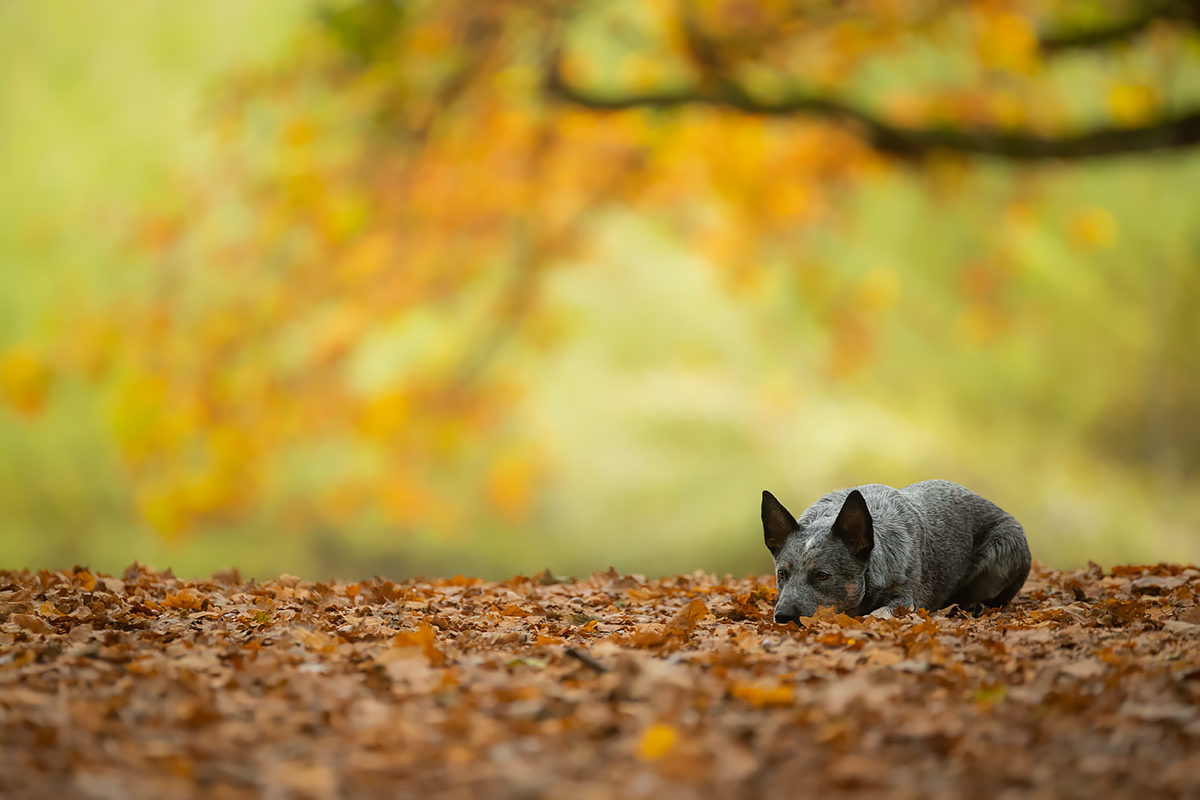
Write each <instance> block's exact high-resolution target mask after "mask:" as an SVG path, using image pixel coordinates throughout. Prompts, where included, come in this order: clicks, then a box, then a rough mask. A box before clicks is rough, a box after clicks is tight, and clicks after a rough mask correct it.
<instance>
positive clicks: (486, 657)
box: [0, 565, 1200, 800]
mask: <svg viewBox="0 0 1200 800" xmlns="http://www.w3.org/2000/svg"><path fill="white" fill-rule="evenodd" d="M772 584H773V581H772V579H769V578H763V579H745V580H733V579H731V578H726V579H724V580H720V579H716V578H714V577H712V576H707V575H704V574H700V573H697V574H696V575H693V576H690V577H676V578H665V579H662V580H657V581H648V580H645V579H644V578H642V577H640V576H636V575H630V576H621V575H618V574H616V573H615V572H611V571H610V572H609V573H608V574H596V575H593V576H591V578H589V579H587V580H583V581H567V580H564V579H560V578H557V577H555V576H554V575H552V574H550V573H548V572H547V573H544V574H541V575H537V576H534V577H533V578H514V579H513V580H510V581H505V582H503V583H485V582H482V581H478V580H472V579H466V578H461V577H457V578H453V579H447V580H434V581H424V580H413V581H405V582H402V583H393V582H391V581H387V580H383V579H375V580H371V581H366V582H362V583H341V582H333V583H310V582H308V581H302V580H300V579H298V578H295V577H291V576H286V575H285V576H283V577H281V578H280V579H279V580H274V581H268V582H266V583H262V584H256V583H253V582H243V581H241V580H240V578H239V577H238V576H237V575H236V574H220V575H216V576H214V577H213V579H212V580H211V581H186V580H180V579H178V578H176V577H174V576H173V575H171V574H170V573H169V572H156V571H154V570H152V569H149V568H146V567H140V566H138V565H134V566H132V567H130V568H129V569H128V570H126V571H125V573H124V574H123V575H121V576H119V577H111V576H107V575H96V574H92V573H90V572H89V571H87V570H85V569H82V568H76V569H75V570H74V571H72V572H49V571H43V572H38V573H29V572H0V796H3V797H51V796H71V797H107V798H141V797H147V798H149V797H172V798H185V797H194V796H200V797H208V796H211V797H221V798H237V797H269V798H288V797H297V798H300V797H311V798H339V797H345V798H356V797H368V796H385V797H413V798H418V797H420V798H426V797H429V798H440V797H446V798H452V797H497V798H510V797H511V798H541V797H547V798H548V797H556V798H557V797H570V798H579V800H591V798H597V800H598V799H600V798H626V797H628V798H639V797H647V798H693V797H695V798H700V797H721V798H726V797H728V798H790V797H794V796H799V795H818V796H833V797H837V796H843V795H855V794H863V793H880V794H886V795H888V796H897V797H900V796H911V797H922V798H924V797H965V796H969V795H974V794H987V795H992V796H995V795H1004V794H1008V795H1012V796H1022V797H1027V796H1035V797H1036V796H1044V797H1067V798H1072V797H1095V796H1104V797H1136V796H1145V795H1146V794H1147V793H1148V792H1153V793H1154V794H1155V796H1156V797H1158V796H1163V797H1175V796H1189V797H1195V796H1198V795H1200V717H1198V714H1197V711H1198V709H1200V646H1198V642H1200V639H1198V633H1200V607H1198V606H1197V597H1198V595H1200V571H1198V570H1197V569H1195V568H1193V567H1182V566H1177V565H1159V566H1156V567H1117V568H1114V569H1113V570H1112V571H1111V572H1109V573H1104V572H1103V571H1102V570H1101V569H1100V568H1099V567H1096V566H1094V565H1093V566H1092V567H1090V568H1088V569H1085V570H1078V571H1075V572H1056V571H1052V570H1047V569H1042V568H1040V567H1037V566H1035V568H1034V572H1033V574H1032V575H1031V576H1030V579H1029V581H1028V582H1027V584H1026V586H1025V590H1024V591H1023V592H1022V593H1021V595H1020V596H1019V597H1018V599H1017V601H1016V602H1015V603H1014V604H1013V605H1012V606H1010V607H1008V608H1006V609H1004V610H1002V611H991V612H988V613H987V614H985V615H984V616H981V617H975V616H971V615H970V614H967V613H963V612H961V611H959V610H957V609H949V610H944V611H941V612H937V613H934V614H927V613H925V612H924V611H919V612H916V613H910V614H907V615H902V616H898V617H897V618H895V619H889V620H875V619H870V620H863V619H855V618H851V617H847V616H835V615H833V614H830V613H826V610H824V609H823V610H822V612H820V613H818V615H817V616H816V617H814V618H812V619H806V620H804V621H803V624H802V625H801V626H800V627H799V628H797V627H796V626H795V625H789V626H786V627H784V626H778V625H775V624H774V623H773V622H772V621H771V605H772V601H773V598H774V594H775V590H774V588H773V585H772Z"/></svg>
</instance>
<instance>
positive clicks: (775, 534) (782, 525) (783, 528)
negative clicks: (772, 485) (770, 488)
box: [762, 492, 800, 556]
mask: <svg viewBox="0 0 1200 800" xmlns="http://www.w3.org/2000/svg"><path fill="white" fill-rule="evenodd" d="M762 521H763V538H765V539H766V540H767V549H768V550H770V551H771V555H773V556H777V555H779V551H780V550H782V549H783V544H784V542H786V541H787V538H788V537H789V536H791V535H792V534H793V533H795V532H796V531H798V530H800V523H798V522H796V518H795V517H793V516H792V515H791V512H789V511H788V510H787V509H786V508H784V507H783V503H781V502H779V501H778V500H776V499H775V495H773V494H771V493H770V492H763V501H762Z"/></svg>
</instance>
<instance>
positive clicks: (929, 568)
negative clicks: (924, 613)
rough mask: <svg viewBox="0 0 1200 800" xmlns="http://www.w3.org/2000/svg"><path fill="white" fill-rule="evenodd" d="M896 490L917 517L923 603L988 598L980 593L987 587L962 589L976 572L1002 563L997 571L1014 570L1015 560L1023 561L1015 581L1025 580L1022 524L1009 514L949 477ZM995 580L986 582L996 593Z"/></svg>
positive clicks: (934, 604) (933, 605) (1026, 558)
mask: <svg viewBox="0 0 1200 800" xmlns="http://www.w3.org/2000/svg"><path fill="white" fill-rule="evenodd" d="M897 491H898V493H899V494H901V495H903V496H904V497H906V498H908V500H909V501H910V502H911V504H912V509H913V511H914V512H915V513H916V514H917V515H918V516H920V517H921V518H922V524H921V525H920V528H921V537H920V545H919V551H920V560H921V573H922V576H923V580H922V583H923V584H924V586H923V588H924V589H925V590H926V595H927V597H926V598H924V599H925V600H926V601H927V604H925V605H924V607H925V608H940V607H942V606H944V605H948V604H949V603H954V602H959V603H961V604H963V605H967V604H970V603H980V602H984V601H986V600H991V599H992V597H991V596H980V595H987V594H988V592H986V591H984V592H979V591H975V592H970V593H968V594H970V596H967V595H964V594H963V590H964V589H967V588H968V587H969V586H970V585H971V584H972V582H974V581H977V580H978V579H979V577H980V576H981V575H985V574H990V573H991V572H994V571H996V570H997V569H999V568H1000V567H1001V566H1003V567H1004V569H1002V570H1001V571H1004V572H1006V573H1008V572H1011V571H1013V566H1012V565H1014V563H1015V564H1020V563H1021V562H1022V561H1023V562H1024V566H1023V567H1021V568H1019V569H1018V570H1017V571H1019V572H1021V575H1020V583H1022V584H1023V583H1024V582H1025V577H1026V576H1027V575H1028V573H1029V564H1030V555H1029V546H1028V545H1027V544H1026V542H1025V532H1024V530H1023V529H1022V528H1021V525H1020V523H1019V522H1017V520H1016V519H1015V518H1014V517H1013V516H1012V515H1011V514H1009V513H1007V512H1006V511H1004V510H1003V509H1001V508H1000V507H999V506H997V505H996V504H995V503H993V502H991V501H990V500H987V499H986V498H984V497H981V496H980V495H978V494H976V493H975V492H972V491H971V490H970V489H968V488H966V487H965V486H960V485H959V484H957V483H954V482H952V481H944V480H932V481H921V482H920V483H914V484H912V485H910V486H905V487H904V488H903V489H899V490H897ZM1022 554H1023V555H1022ZM1000 561H1003V562H1004V563H1003V565H1001V564H1000V563H998V562H1000ZM1013 580H1015V579H1013ZM994 582H995V581H991V582H988V587H990V588H994V590H995V592H996V593H999V592H1001V591H1002V590H1003V588H1005V587H1003V586H994V587H992V583H994ZM988 587H978V588H980V589H982V588H988ZM1019 589H1020V586H1019V585H1018V586H1017V590H1019ZM1013 594H1016V591H1014V592H1013ZM956 597H957V598H958V599H955V598H956ZM1009 599H1011V597H1008V598H1005V600H1004V601H1003V602H1007V601H1008V600H1009ZM1001 604H1002V603H1001Z"/></svg>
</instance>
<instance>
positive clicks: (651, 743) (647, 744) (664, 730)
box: [637, 722, 679, 761]
mask: <svg viewBox="0 0 1200 800" xmlns="http://www.w3.org/2000/svg"><path fill="white" fill-rule="evenodd" d="M677 741H679V732H678V731H676V730H675V729H674V728H673V727H671V726H670V725H667V724H666V723H663V722H658V723H655V724H654V725H651V726H650V727H649V728H646V730H644V731H642V736H641V739H639V740H638V750H637V754H638V758H640V759H641V760H642V761H658V760H659V759H660V758H662V757H663V756H665V755H666V754H667V753H669V752H670V751H671V748H672V747H674V746H675V742H677Z"/></svg>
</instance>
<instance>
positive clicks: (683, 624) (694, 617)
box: [666, 597, 708, 639]
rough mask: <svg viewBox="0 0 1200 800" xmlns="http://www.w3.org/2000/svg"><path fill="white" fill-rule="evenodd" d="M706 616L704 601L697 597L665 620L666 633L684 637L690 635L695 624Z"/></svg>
mask: <svg viewBox="0 0 1200 800" xmlns="http://www.w3.org/2000/svg"><path fill="white" fill-rule="evenodd" d="M706 616H708V606H706V605H704V601H703V600H701V599H700V598H699V597H697V598H696V599H694V600H692V602H690V603H688V604H687V605H686V606H684V607H683V608H681V609H679V611H678V612H677V613H676V614H675V616H673V617H671V619H670V620H669V621H668V622H667V628H666V633H667V635H675V636H682V637H683V638H685V639H686V638H687V637H689V636H691V635H692V631H693V630H694V629H695V627H696V624H697V623H699V622H700V620H702V619H704V617H706Z"/></svg>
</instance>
